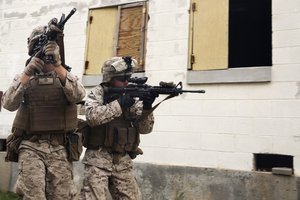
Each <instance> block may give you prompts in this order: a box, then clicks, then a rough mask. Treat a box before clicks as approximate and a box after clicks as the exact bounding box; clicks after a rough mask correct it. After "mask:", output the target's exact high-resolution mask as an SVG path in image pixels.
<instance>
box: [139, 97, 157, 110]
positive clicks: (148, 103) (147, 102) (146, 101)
mask: <svg viewBox="0 0 300 200" xmlns="http://www.w3.org/2000/svg"><path fill="white" fill-rule="evenodd" d="M155 98H156V96H155V95H154V94H149V95H145V96H144V97H143V99H142V100H143V108H144V109H145V110H150V109H151V108H152V104H153V102H154V101H155Z"/></svg>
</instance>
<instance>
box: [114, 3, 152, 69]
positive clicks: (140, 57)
mask: <svg viewBox="0 0 300 200" xmlns="http://www.w3.org/2000/svg"><path fill="white" fill-rule="evenodd" d="M119 15H120V17H119V19H120V21H119V29H118V30H119V32H118V41H117V46H116V55H117V56H127V55H130V56H132V57H133V58H135V59H136V60H137V61H138V64H139V68H138V69H137V71H143V70H144V60H145V46H144V45H145V36H146V34H145V31H146V24H147V20H146V5H145V3H137V4H131V5H124V6H120V9H119Z"/></svg>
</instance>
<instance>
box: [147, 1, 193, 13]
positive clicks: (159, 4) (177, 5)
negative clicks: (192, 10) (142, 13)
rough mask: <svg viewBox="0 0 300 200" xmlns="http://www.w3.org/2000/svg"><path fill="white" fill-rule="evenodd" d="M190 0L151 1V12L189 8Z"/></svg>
mask: <svg viewBox="0 0 300 200" xmlns="http://www.w3.org/2000/svg"><path fill="white" fill-rule="evenodd" d="M189 3H190V2H189V1H186V0H164V1H159V0H158V1H150V5H149V8H150V12H170V11H174V10H177V9H184V10H188V9H189V6H190V5H189Z"/></svg>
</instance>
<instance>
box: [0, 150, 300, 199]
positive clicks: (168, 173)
mask: <svg viewBox="0 0 300 200" xmlns="http://www.w3.org/2000/svg"><path fill="white" fill-rule="evenodd" d="M0 161H2V157H1V153H0ZM2 166H3V165H2ZM74 169H75V170H74V179H75V181H76V184H77V187H78V191H79V188H80V186H81V184H82V176H81V175H82V173H83V165H82V164H81V163H80V162H75V163H74ZM134 169H135V176H136V178H137V181H138V184H139V187H140V190H141V193H142V196H143V199H145V200H157V199H159V200H169V199H174V200H177V199H178V200H179V199H180V200H262V199H264V200H298V199H299V198H300V179H299V178H297V177H294V176H279V175H273V174H271V173H263V172H247V171H234V170H224V169H212V168H196V167H186V166H169V165H168V166H167V165H155V164H149V163H135V165H134ZM0 175H1V179H0V190H1V189H2V190H11V191H13V186H14V183H15V181H16V175H17V165H16V164H15V163H7V167H6V171H3V169H2V168H1V167H0ZM3 178H4V179H3ZM6 178H7V179H6Z"/></svg>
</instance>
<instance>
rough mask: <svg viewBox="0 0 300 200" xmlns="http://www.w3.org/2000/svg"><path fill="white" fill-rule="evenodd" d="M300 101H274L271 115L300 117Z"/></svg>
mask: <svg viewBox="0 0 300 200" xmlns="http://www.w3.org/2000/svg"><path fill="white" fill-rule="evenodd" d="M299 107H300V100H299V99H298V100H290V101H288V100H286V101H272V104H271V110H272V112H271V114H272V116H274V117H300V109H299Z"/></svg>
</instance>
